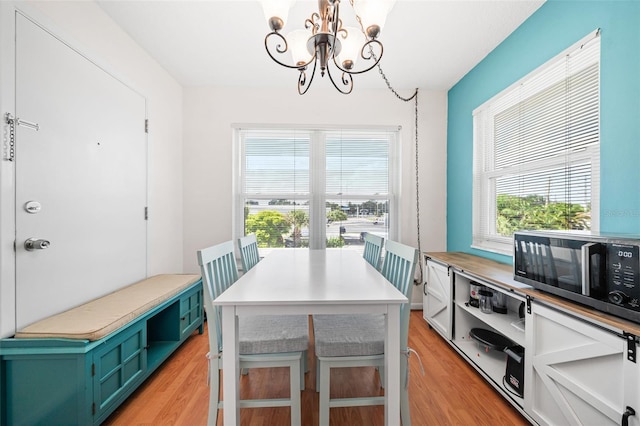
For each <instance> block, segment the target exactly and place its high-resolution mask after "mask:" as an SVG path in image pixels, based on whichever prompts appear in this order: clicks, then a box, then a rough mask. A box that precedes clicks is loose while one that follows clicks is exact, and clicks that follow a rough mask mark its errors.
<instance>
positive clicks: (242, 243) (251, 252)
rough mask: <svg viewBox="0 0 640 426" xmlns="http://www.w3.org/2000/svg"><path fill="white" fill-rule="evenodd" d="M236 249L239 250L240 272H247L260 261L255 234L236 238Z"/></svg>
mask: <svg viewBox="0 0 640 426" xmlns="http://www.w3.org/2000/svg"><path fill="white" fill-rule="evenodd" d="M238 247H239V248H240V259H241V260H242V270H243V271H244V272H247V271H248V270H249V269H251V268H253V267H254V266H256V264H257V263H258V262H259V261H260V254H259V252H258V241H257V239H256V234H249V235H247V236H244V237H242V238H238Z"/></svg>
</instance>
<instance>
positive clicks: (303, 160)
mask: <svg viewBox="0 0 640 426" xmlns="http://www.w3.org/2000/svg"><path fill="white" fill-rule="evenodd" d="M242 136H243V138H242V139H243V141H244V144H243V146H244V158H243V160H244V165H243V166H244V167H243V171H244V179H243V184H244V188H243V192H244V193H245V194H247V195H257V196H260V195H269V196H272V195H273V196H275V195H278V194H279V195H281V196H286V197H292V196H294V195H296V194H297V195H304V196H307V194H308V193H309V178H310V172H309V154H310V152H309V149H310V136H309V134H306V133H297V132H278V133H273V132H267V131H245V132H244V133H243V135H242Z"/></svg>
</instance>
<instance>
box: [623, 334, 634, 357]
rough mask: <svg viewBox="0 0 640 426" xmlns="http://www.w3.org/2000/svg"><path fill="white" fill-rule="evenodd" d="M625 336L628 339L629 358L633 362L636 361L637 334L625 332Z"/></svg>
mask: <svg viewBox="0 0 640 426" xmlns="http://www.w3.org/2000/svg"><path fill="white" fill-rule="evenodd" d="M623 334H624V338H625V339H627V359H628V360H629V361H631V362H633V363H635V362H636V352H637V349H636V335H635V334H632V333H628V332H626V331H625V332H623Z"/></svg>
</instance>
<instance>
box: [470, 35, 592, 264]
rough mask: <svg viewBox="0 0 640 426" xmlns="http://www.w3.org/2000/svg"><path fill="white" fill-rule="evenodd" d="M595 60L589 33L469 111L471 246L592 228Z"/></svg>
mask: <svg viewBox="0 0 640 426" xmlns="http://www.w3.org/2000/svg"><path fill="white" fill-rule="evenodd" d="M599 62H600V37H599V33H598V32H597V31H595V32H594V33H592V34H590V35H589V36H587V37H586V38H585V39H583V40H581V41H580V42H579V43H577V44H576V45H574V46H572V47H571V48H569V49H568V50H567V51H565V52H563V53H562V54H560V55H558V56H557V57H556V58H554V59H552V60H550V61H549V62H547V63H546V64H544V65H543V66H541V67H540V68H538V69H537V70H535V71H533V72H532V73H531V74H529V75H528V76H526V77H525V78H523V79H522V80H521V81H519V82H517V83H516V84H514V85H513V86H511V87H509V88H507V89H506V90H504V91H503V92H501V93H499V94H498V95H496V96H495V97H494V98H492V99H490V100H489V101H487V102H486V103H485V104H483V105H481V106H480V107H478V108H477V109H476V110H475V111H474V113H473V115H474V117H473V118H474V170H473V247H476V248H480V249H484V250H489V251H495V252H499V253H504V254H511V251H512V248H511V247H512V235H513V232H514V231H517V230H523V229H528V230H532V229H533V230H569V231H572V232H576V231H579V232H586V233H590V232H595V231H597V230H598V227H599V223H598V222H599V195H600V194H599V192H600V191H599V181H600V123H599V118H600V110H599V105H600V64H599Z"/></svg>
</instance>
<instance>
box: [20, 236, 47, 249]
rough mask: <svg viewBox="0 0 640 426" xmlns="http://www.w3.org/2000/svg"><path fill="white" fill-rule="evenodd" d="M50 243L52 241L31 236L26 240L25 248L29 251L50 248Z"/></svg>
mask: <svg viewBox="0 0 640 426" xmlns="http://www.w3.org/2000/svg"><path fill="white" fill-rule="evenodd" d="M50 245H51V243H50V242H49V241H47V240H41V239H38V238H29V239H28V240H27V241H25V242H24V248H25V249H26V250H27V251H33V250H44V249H46V248H49V246H50Z"/></svg>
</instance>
